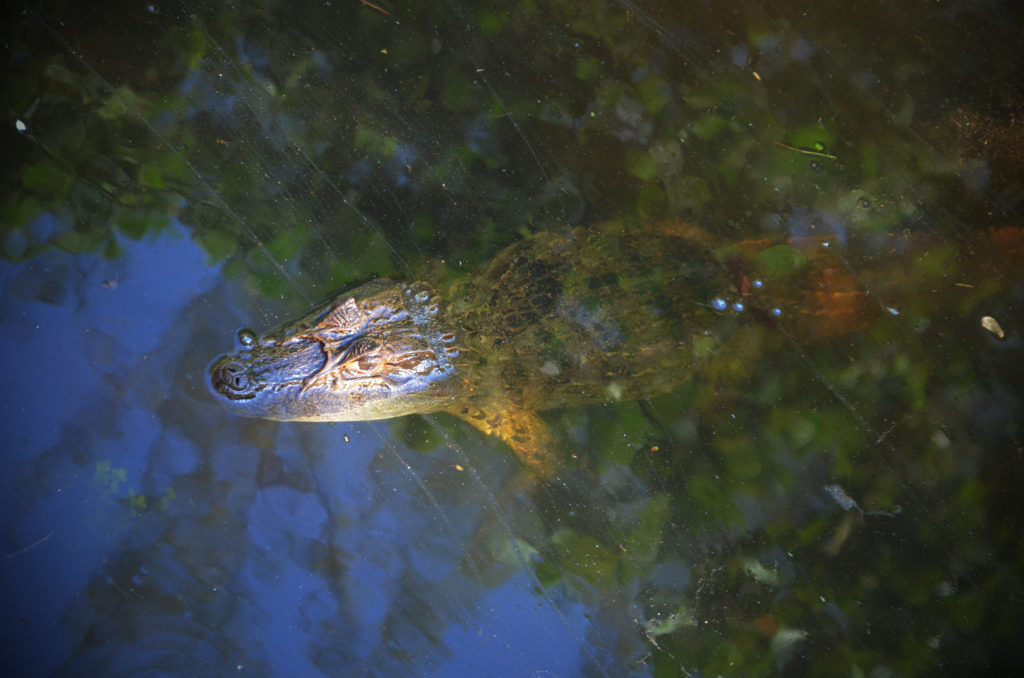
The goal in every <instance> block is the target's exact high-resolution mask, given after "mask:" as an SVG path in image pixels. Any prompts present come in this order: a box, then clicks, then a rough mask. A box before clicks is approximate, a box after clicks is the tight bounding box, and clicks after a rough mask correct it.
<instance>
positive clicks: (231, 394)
mask: <svg viewBox="0 0 1024 678" xmlns="http://www.w3.org/2000/svg"><path fill="white" fill-rule="evenodd" d="M210 383H211V384H212V385H213V390H215V391H216V392H217V393H219V394H221V395H222V396H224V397H225V398H230V399H231V400H248V399H249V398H252V397H253V391H252V384H251V382H250V381H249V375H248V373H247V372H246V369H245V367H244V366H242V365H240V364H238V363H236V362H233V361H228V362H225V363H224V364H222V365H213V366H212V367H211V368H210Z"/></svg>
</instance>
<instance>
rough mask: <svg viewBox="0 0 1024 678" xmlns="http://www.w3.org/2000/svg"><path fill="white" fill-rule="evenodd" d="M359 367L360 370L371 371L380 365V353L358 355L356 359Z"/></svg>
mask: <svg viewBox="0 0 1024 678" xmlns="http://www.w3.org/2000/svg"><path fill="white" fill-rule="evenodd" d="M357 363H358V364H359V369H360V371H362V372H373V371H374V370H376V369H377V366H378V365H380V354H379V353H368V354H366V355H364V356H360V357H359V360H358V361H357Z"/></svg>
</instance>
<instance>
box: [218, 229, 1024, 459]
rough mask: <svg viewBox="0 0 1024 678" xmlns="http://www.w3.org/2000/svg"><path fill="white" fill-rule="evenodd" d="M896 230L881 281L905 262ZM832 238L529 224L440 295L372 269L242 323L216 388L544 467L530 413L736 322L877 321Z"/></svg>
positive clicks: (538, 427)
mask: <svg viewBox="0 0 1024 678" xmlns="http://www.w3.org/2000/svg"><path fill="white" fill-rule="evenodd" d="M1014 233H1015V236H1014V243H1015V244H1017V245H1018V249H1019V237H1017V236H1016V231H1014ZM893 239H894V242H896V244H895V245H892V246H890V244H886V245H885V249H887V250H888V251H889V252H890V253H892V252H897V256H896V257H895V258H894V257H892V256H890V257H889V259H890V260H891V261H890V262H889V263H890V265H889V267H888V268H886V267H878V268H877V270H878V271H879V276H876V278H877V277H881V278H885V277H887V276H889V277H892V275H893V271H895V270H899V269H901V268H903V267H904V266H905V263H906V262H902V263H901V262H900V260H899V259H900V256H902V255H899V252H898V251H899V250H901V247H900V245H899V239H898V238H895V237H893ZM841 246H842V243H841V242H840V241H839V239H838V238H833V239H831V240H830V239H829V238H821V237H819V238H813V239H807V240H805V241H803V242H795V241H792V240H791V241H789V242H788V243H786V244H776V245H774V247H770V248H769V247H768V245H766V244H765V243H763V242H750V243H740V244H738V245H733V246H731V247H728V248H721V247H718V248H716V247H714V246H712V245H711V243H710V241H709V238H708V237H707V236H706V235H705V234H704V233H703V232H702V231H700V230H699V229H697V228H695V227H692V226H689V225H687V224H685V223H681V222H676V223H669V224H660V225H658V226H656V227H648V228H636V227H626V226H625V225H623V224H621V223H614V222H613V223H606V224H602V225H599V226H596V227H592V228H590V229H587V230H584V229H581V228H576V229H573V230H570V231H568V232H565V233H551V232H541V233H537V234H535V235H533V236H531V237H529V238H527V239H525V240H523V241H521V242H519V243H517V244H514V245H512V246H510V247H508V248H507V249H505V250H503V251H501V252H500V253H499V254H498V255H497V256H495V257H494V259H493V260H491V261H490V263H489V264H487V265H486V266H485V267H484V268H483V269H482V270H481V271H479V272H478V273H476V274H474V275H470V276H467V277H463V278H461V279H458V280H456V281H455V282H453V283H449V284H447V285H445V286H441V287H439V288H438V289H435V288H434V287H432V286H430V285H428V284H425V283H422V282H395V281H390V280H375V281H373V282H369V283H367V284H365V285H362V286H360V287H357V288H355V289H353V290H351V291H349V292H346V293H344V294H342V295H341V296H339V297H337V298H336V299H335V300H333V301H331V302H329V303H327V304H325V305H322V306H320V307H317V308H315V309H313V310H312V311H310V312H309V313H308V314H306V315H305V316H303V317H302V318H300V319H299V320H297V321H294V322H291V323H287V324H285V325H283V326H281V327H279V328H277V329H275V330H272V331H269V332H267V333H265V334H263V335H261V336H257V335H256V334H255V333H254V332H252V331H251V330H248V329H244V330H240V331H239V333H238V346H237V348H236V350H235V351H234V352H233V353H230V354H227V355H224V356H221V357H219V358H217V359H216V360H214V361H213V363H212V364H211V365H210V368H209V375H210V383H211V385H212V387H213V391H214V393H215V394H216V395H217V396H218V399H220V400H222V401H224V402H225V403H227V404H228V405H230V406H231V408H232V409H233V410H234V411H236V412H237V413H239V414H242V415H246V416H252V417H262V418H267V419H276V420H284V421H361V420H371V419H386V418H391V417H398V416H402V415H407V414H427V413H434V412H447V413H451V414H454V415H455V416H457V417H460V418H462V419H464V420H466V421H467V422H469V423H471V424H472V425H473V426H475V427H477V428H479V429H481V430H482V431H484V432H486V433H489V434H494V435H497V436H498V437H500V438H501V439H502V440H504V441H506V442H507V443H508V444H509V445H510V446H511V447H512V449H513V450H515V452H516V453H517V455H518V456H519V457H520V458H521V459H522V460H523V462H524V463H525V464H527V465H528V466H530V467H533V468H535V469H539V470H541V471H543V470H545V469H547V468H548V467H550V465H551V463H552V440H551V438H550V436H549V433H548V430H547V428H546V427H545V425H544V423H543V422H542V420H541V419H540V418H539V416H538V415H537V411H538V410H546V409H553V408H562V407H567V406H576V405H583V404H588V403H595V402H602V401H616V400H623V401H628V400H637V399H640V398H644V397H650V396H656V395H659V394H663V393H666V392H668V391H671V390H672V389H673V388H675V387H676V386H678V385H679V384H681V383H682V382H683V381H685V380H686V379H687V378H689V377H690V375H691V374H693V373H694V372H695V371H696V370H698V369H699V368H700V366H701V364H702V363H705V362H707V361H709V360H713V357H714V355H715V354H716V352H717V351H718V350H719V347H721V346H722V345H724V344H726V343H727V342H729V341H730V338H731V337H733V335H734V334H735V333H736V332H737V330H738V329H740V328H743V327H745V326H747V327H749V326H757V327H761V328H763V327H766V326H768V327H771V326H774V327H776V328H777V331H778V332H779V333H780V335H781V336H784V337H785V338H788V339H790V340H793V341H797V342H800V341H808V340H810V339H812V338H818V339H820V338H827V337H832V336H837V335H840V334H846V333H850V332H854V331H857V330H859V329H861V328H863V327H864V326H865V324H866V323H867V322H868V321H869V320H870V319H871V318H872V317H873V316H877V315H879V314H881V315H884V314H885V312H886V308H887V306H886V303H885V299H884V298H883V297H884V295H883V296H879V294H878V291H879V289H878V288H879V287H880V286H883V285H884V284H885V282H877V283H876V282H873V281H866V280H865V279H864V278H863V274H862V272H858V273H861V275H858V276H854V275H853V274H852V273H851V271H850V267H849V266H848V265H847V264H846V261H847V259H846V258H845V255H841V254H838V253H837V250H839V249H840V248H841ZM769 251H770V252H774V254H773V255H772V256H769V257H767V258H766V257H765V256H764V254H765V252H769ZM915 256H917V255H915ZM759 267H761V268H766V269H768V271H767V273H768V275H764V274H763V273H759V272H758V270H757V269H758V268H759ZM955 282H956V281H955V279H950V280H947V281H946V284H948V285H949V286H952V285H953V284H954V283H955ZM904 291H905V290H904ZM872 295H873V296H872ZM894 305H898V304H894ZM889 312H890V313H895V312H896V311H894V310H893V309H892V308H889ZM755 359H756V358H755Z"/></svg>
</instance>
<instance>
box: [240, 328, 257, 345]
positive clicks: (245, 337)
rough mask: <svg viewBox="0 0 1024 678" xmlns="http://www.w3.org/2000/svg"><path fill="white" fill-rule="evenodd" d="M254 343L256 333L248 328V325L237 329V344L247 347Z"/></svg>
mask: <svg viewBox="0 0 1024 678" xmlns="http://www.w3.org/2000/svg"><path fill="white" fill-rule="evenodd" d="M255 343H256V333H255V332H253V331H252V330H250V329H249V328H248V327H243V328H242V329H240V330H238V345H239V346H244V347H245V348H249V347H250V346H253V345H254V344H255Z"/></svg>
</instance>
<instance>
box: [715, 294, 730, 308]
mask: <svg viewBox="0 0 1024 678" xmlns="http://www.w3.org/2000/svg"><path fill="white" fill-rule="evenodd" d="M711 308H713V309H715V310H716V311H724V310H725V309H727V308H729V303H728V302H727V301H726V300H725V299H723V298H722V297H715V298H714V299H712V300H711Z"/></svg>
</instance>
